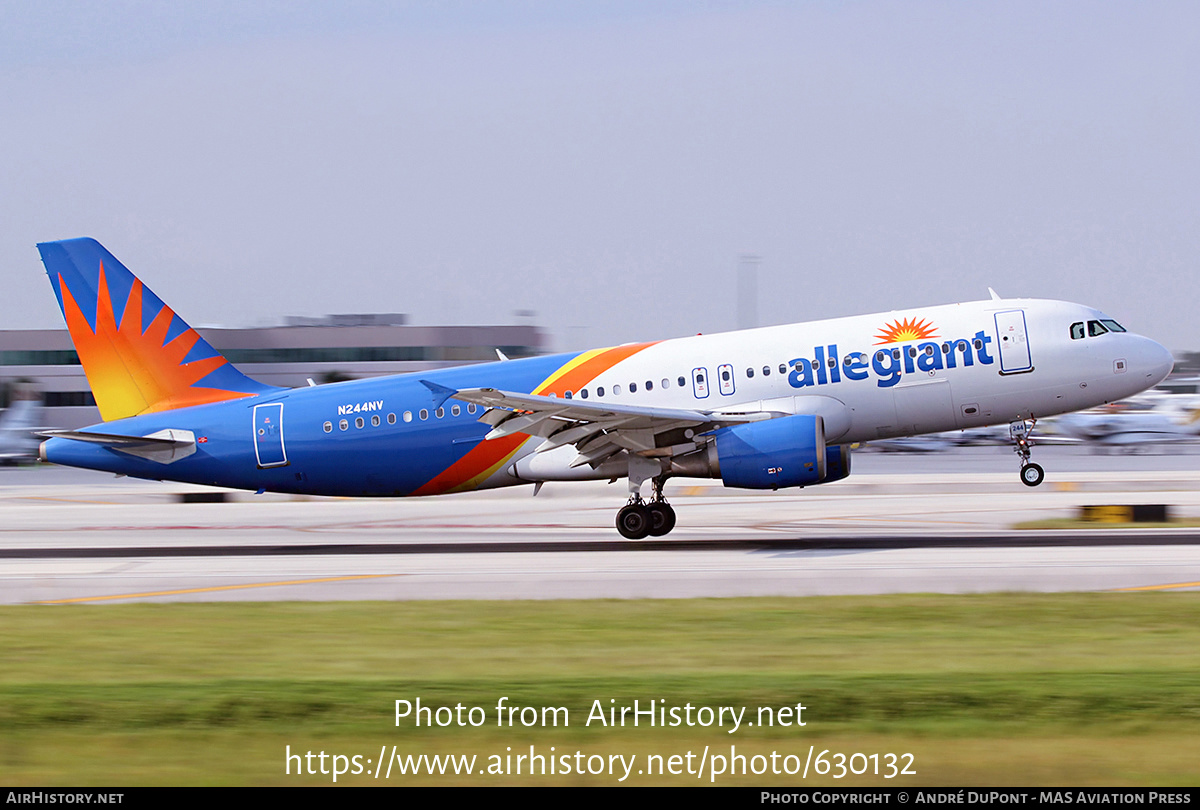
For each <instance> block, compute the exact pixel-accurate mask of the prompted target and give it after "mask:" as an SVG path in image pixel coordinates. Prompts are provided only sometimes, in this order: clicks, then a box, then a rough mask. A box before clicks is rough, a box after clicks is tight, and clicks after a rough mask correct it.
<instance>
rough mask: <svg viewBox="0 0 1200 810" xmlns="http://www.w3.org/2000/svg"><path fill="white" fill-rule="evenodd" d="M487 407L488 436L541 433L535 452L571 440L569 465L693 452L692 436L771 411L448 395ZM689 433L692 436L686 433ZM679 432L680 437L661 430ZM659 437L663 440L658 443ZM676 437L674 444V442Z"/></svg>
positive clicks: (487, 391) (488, 391) (474, 392)
mask: <svg viewBox="0 0 1200 810" xmlns="http://www.w3.org/2000/svg"><path fill="white" fill-rule="evenodd" d="M450 396H451V397H452V398H454V399H458V400H462V401H463V402H472V403H474V404H476V405H481V406H483V407H484V408H487V409H488V410H487V411H486V412H485V413H484V414H483V416H481V417H480V420H479V421H481V422H484V423H485V424H488V425H491V426H492V430H491V432H490V433H488V435H487V437H486V438H487V439H496V438H499V437H501V436H508V435H511V434H513V433H525V434H527V435H530V436H540V437H542V438H543V439H546V441H545V442H544V443H543V444H542V445H541V446H540V447H538V450H537V452H539V453H544V452H546V451H548V450H554V449H555V448H558V447H562V446H563V445H566V444H573V445H575V446H576V448H577V449H578V450H579V456H578V457H577V458H576V459H575V461H574V462H572V464H571V466H573V467H578V466H580V465H582V464H592V465H597V464H599V463H601V462H602V461H604V460H605V459H607V458H609V457H610V456H612V455H615V454H616V453H619V452H620V451H622V450H628V451H630V452H633V453H637V454H638V455H642V456H647V457H654V456H660V457H661V456H672V455H677V454H681V453H686V452H691V451H693V450H695V449H696V447H697V445H696V443H695V442H693V441H692V436H694V435H696V434H699V433H703V432H706V431H709V430H714V429H716V428H719V427H724V426H725V425H733V424H740V423H743V422H756V421H759V420H762V419H769V418H771V417H772V416H774V415H775V414H773V413H767V412H763V411H752V412H744V413H739V412H714V411H700V410H687V409H676V408H649V407H645V406H641V405H624V404H617V403H614V402H598V401H595V402H593V401H588V400H582V399H562V398H560V397H547V396H542V395H540V394H522V393H514V392H511V391H500V390H497V389H495V388H472V389H465V390H462V391H455V392H454V393H453V394H451V395H450ZM689 429H690V431H691V433H690V435H689V434H688V433H687V432H685V431H689ZM672 432H676V433H678V436H675V437H672V436H666V437H663V434H670V433H672ZM660 437H663V440H664V441H665V444H664V441H660ZM675 439H678V442H675Z"/></svg>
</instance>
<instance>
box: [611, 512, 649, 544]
mask: <svg viewBox="0 0 1200 810" xmlns="http://www.w3.org/2000/svg"><path fill="white" fill-rule="evenodd" d="M653 525H654V523H653V518H652V517H651V516H650V508H649V507H648V506H646V505H645V504H644V503H631V504H629V505H628V506H625V507H623V508H622V509H621V511H620V512H617V531H618V532H620V533H621V536H622V537H625V538H628V539H629V540H641V539H642V538H643V537H645V536H646V535H648V534H650V528H651V526H653Z"/></svg>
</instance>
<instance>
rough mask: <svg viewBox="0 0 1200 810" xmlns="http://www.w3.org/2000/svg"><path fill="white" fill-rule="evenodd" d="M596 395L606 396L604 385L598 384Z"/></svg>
mask: <svg viewBox="0 0 1200 810" xmlns="http://www.w3.org/2000/svg"><path fill="white" fill-rule="evenodd" d="M596 396H598V397H602V396H604V386H603V385H598V386H596Z"/></svg>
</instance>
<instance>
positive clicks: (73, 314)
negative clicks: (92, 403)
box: [58, 262, 247, 422]
mask: <svg viewBox="0 0 1200 810" xmlns="http://www.w3.org/2000/svg"><path fill="white" fill-rule="evenodd" d="M58 286H59V289H60V290H61V291H62V301H63V316H64V317H65V319H66V321H67V329H68V330H69V331H70V333H71V339H72V340H73V341H74V343H75V350H76V352H77V353H78V354H79V360H80V363H82V365H83V368H84V372H85V373H86V374H87V378H88V383H90V384H91V387H92V393H93V394H94V395H95V397H96V405H97V406H98V407H99V408H100V416H101V417H103V419H104V421H106V422H107V421H111V420H113V419H122V418H124V417H127V416H134V415H136V414H141V413H152V412H156V411H166V410H171V409H173V408H184V407H187V406H189V405H203V404H205V403H209V402H221V401H224V400H228V399H238V398H241V397H244V396H247V395H246V394H244V393H239V392H236V391H224V390H220V389H216V388H193V387H192V386H193V385H195V383H197V382H199V381H200V380H202V379H204V377H205V376H207V375H208V374H210V373H211V372H212V371H214V370H215V369H217V368H220V367H221V366H223V365H225V364H226V363H227V362H228V361H227V360H226V359H225V358H224V357H221V356H220V355H217V356H215V357H208V358H205V359H202V360H195V361H193V362H190V363H184V362H183V360H184V358H185V357H187V354H188V352H189V351H191V349H192V347H193V346H195V345H196V342H197V341H198V340H200V336H199V335H198V334H196V332H195V330H194V329H191V328H188V329H187V330H186V331H184V332H183V333H182V334H180V335H178V336H177V337H175V338H174V339H173V340H171V341H170V342H169V343H168V342H166V338H167V333H168V330H169V329H170V328H171V322H172V320H173V319H174V318H175V313H174V312H173V311H172V310H171V308H170V307H168V306H166V305H164V306H163V308H162V310H161V311H160V312H159V313H158V314H157V315H156V316H155V317H154V320H153V321H152V322H151V323H150V325H149V326H148V327H146V329H145V331H143V330H142V290H143V287H142V282H141V281H140V280H137V279H134V282H133V287H132V288H131V289H130V291H129V299H128V301H127V302H126V304H125V310H124V312H123V314H122V316H121V323H120V324H117V322H116V315H115V314H114V312H113V304H112V298H111V295H110V292H109V288H108V281H107V279H106V278H105V276H104V264H103V262H102V263H101V264H100V279H99V282H98V284H97V287H98V289H97V302H96V304H97V305H96V328H95V329H93V328H92V327H91V325H90V324H89V323H88V320H87V317H86V316H85V315H84V314H83V311H82V310H81V309H80V307H79V304H78V303H77V302H76V301H75V298H74V296H73V295H72V294H71V290H70V288H68V287H67V285H66V283H65V282H64V281H63V277H62V274H61V273H60V274H59V275H58Z"/></svg>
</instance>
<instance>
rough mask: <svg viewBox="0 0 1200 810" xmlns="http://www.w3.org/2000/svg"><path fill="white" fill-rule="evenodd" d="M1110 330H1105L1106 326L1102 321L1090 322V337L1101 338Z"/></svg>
mask: <svg viewBox="0 0 1200 810" xmlns="http://www.w3.org/2000/svg"><path fill="white" fill-rule="evenodd" d="M1107 331H1108V330H1107V329H1105V328H1104V324H1102V323H1100V321H1088V335H1089V336H1090V337H1100V336H1101V335H1103V334H1104V333H1105V332H1107Z"/></svg>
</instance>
